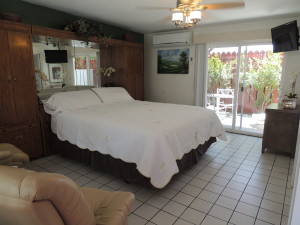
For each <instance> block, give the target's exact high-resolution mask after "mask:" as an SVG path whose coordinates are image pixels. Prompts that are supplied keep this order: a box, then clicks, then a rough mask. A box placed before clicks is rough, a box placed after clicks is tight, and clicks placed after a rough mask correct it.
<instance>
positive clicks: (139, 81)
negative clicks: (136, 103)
mask: <svg viewBox="0 0 300 225" xmlns="http://www.w3.org/2000/svg"><path fill="white" fill-rule="evenodd" d="M135 58H136V82H135V85H136V87H135V99H136V100H144V49H143V47H140V48H136V49H135Z"/></svg>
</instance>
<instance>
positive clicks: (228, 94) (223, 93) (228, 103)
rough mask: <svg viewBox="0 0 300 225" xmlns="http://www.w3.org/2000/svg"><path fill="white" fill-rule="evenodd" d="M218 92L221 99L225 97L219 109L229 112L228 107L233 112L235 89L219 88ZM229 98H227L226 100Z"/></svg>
mask: <svg viewBox="0 0 300 225" xmlns="http://www.w3.org/2000/svg"><path fill="white" fill-rule="evenodd" d="M217 94H219V95H220V99H223V101H220V102H219V104H218V110H219V112H220V111H224V112H225V113H227V109H231V112H232V110H233V99H234V89H221V88H218V89H217ZM226 99H227V100H226Z"/></svg>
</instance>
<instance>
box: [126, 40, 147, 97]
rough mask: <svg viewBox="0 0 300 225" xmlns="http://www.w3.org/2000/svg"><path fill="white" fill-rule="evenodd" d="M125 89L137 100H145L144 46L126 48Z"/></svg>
mask: <svg viewBox="0 0 300 225" xmlns="http://www.w3.org/2000/svg"><path fill="white" fill-rule="evenodd" d="M125 74H126V82H125V85H124V87H125V88H126V89H127V91H128V92H129V94H131V96H132V97H133V98H134V99H136V100H144V50H143V46H142V45H128V46H125Z"/></svg>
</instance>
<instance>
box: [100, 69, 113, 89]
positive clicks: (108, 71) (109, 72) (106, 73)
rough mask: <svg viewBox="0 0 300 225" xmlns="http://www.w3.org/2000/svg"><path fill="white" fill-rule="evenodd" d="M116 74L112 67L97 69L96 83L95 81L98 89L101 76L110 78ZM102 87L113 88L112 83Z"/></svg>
mask: <svg viewBox="0 0 300 225" xmlns="http://www.w3.org/2000/svg"><path fill="white" fill-rule="evenodd" d="M114 72H116V69H115V68H113V67H112V66H110V67H107V68H106V67H103V68H101V67H100V68H98V69H97V78H98V81H97V84H98V87H100V86H101V85H100V81H101V77H100V76H101V74H103V76H104V77H105V76H106V77H110V76H111V75H112V73H114ZM104 86H106V87H113V83H112V82H108V83H106V84H104Z"/></svg>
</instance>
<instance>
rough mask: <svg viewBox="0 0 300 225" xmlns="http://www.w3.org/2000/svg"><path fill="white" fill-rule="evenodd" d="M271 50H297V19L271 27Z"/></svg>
mask: <svg viewBox="0 0 300 225" xmlns="http://www.w3.org/2000/svg"><path fill="white" fill-rule="evenodd" d="M271 34H272V43H273V52H288V51H295V50H299V29H298V27H297V20H295V21H292V22H289V23H285V24H282V25H280V26H278V27H274V28H272V29H271Z"/></svg>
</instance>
